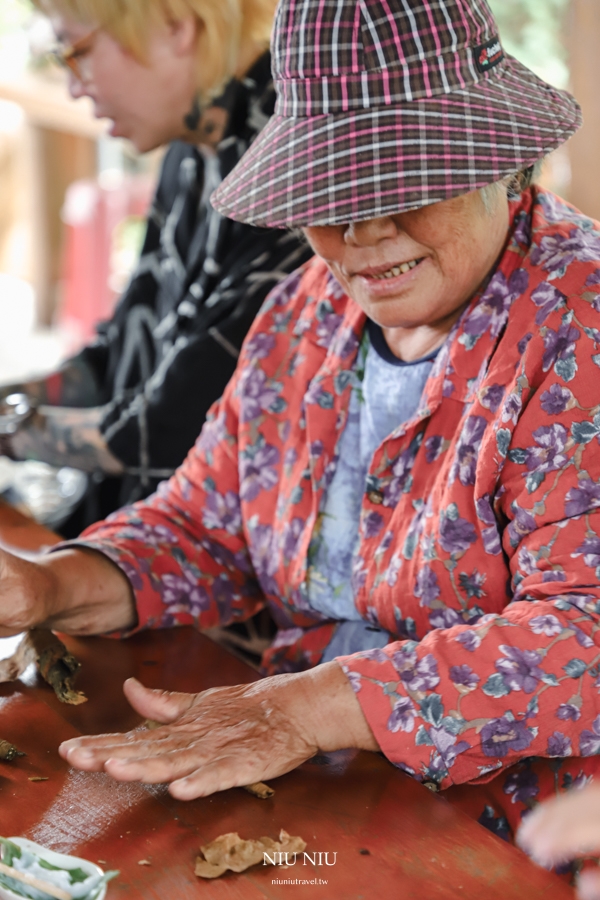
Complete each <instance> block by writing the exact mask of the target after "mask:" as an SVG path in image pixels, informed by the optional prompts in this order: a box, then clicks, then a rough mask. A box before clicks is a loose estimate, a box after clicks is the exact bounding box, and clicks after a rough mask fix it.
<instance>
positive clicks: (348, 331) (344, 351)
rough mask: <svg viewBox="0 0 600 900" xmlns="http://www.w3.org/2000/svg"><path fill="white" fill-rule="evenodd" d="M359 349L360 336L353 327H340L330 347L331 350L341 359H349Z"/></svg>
mask: <svg viewBox="0 0 600 900" xmlns="http://www.w3.org/2000/svg"><path fill="white" fill-rule="evenodd" d="M357 350H358V338H357V336H356V335H355V333H354V331H353V330H352V328H350V326H349V325H347V326H346V327H345V328H338V330H337V332H336V334H335V337H334V339H333V340H332V342H331V345H330V347H329V352H330V353H334V354H335V355H336V356H339V358H340V359H348V357H350V356H353V355H354V354H355V353H356V351H357Z"/></svg>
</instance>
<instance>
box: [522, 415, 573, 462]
mask: <svg viewBox="0 0 600 900" xmlns="http://www.w3.org/2000/svg"><path fill="white" fill-rule="evenodd" d="M568 437H569V432H568V431H567V429H566V428H565V427H564V425H560V424H559V423H558V422H555V423H554V424H553V425H543V426H542V427H541V428H536V430H535V431H534V432H533V439H534V440H535V442H536V444H537V445H538V446H537V447H527V457H526V460H525V464H526V466H527V471H528V472H557V471H558V470H559V469H562V468H563V467H564V466H565V465H566V463H567V461H568V457H567V455H566V453H565V452H564V449H565V445H566V443H567V440H568Z"/></svg>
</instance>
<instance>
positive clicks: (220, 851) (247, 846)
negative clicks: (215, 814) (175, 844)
mask: <svg viewBox="0 0 600 900" xmlns="http://www.w3.org/2000/svg"><path fill="white" fill-rule="evenodd" d="M305 847H306V841H303V840H302V838H301V837H291V836H290V835H289V834H288V833H287V831H284V830H283V828H282V829H281V831H280V833H279V841H274V840H273V839H272V838H270V837H262V838H260V839H259V840H257V841H254V840H249V841H246V840H243V839H242V838H241V837H240V836H239V834H237V832H235V831H233V832H229V834H222V835H221V836H220V837H218V838H216V839H215V840H214V841H211V843H210V844H205V845H204V846H203V847H200V851H201V853H202V856H198V857H197V858H196V868H195V870H194V871H195V874H196V875H198V877H199V878H218V877H219V876H220V875H223V873H224V872H227V871H228V870H229V871H231V872H245V871H246V869H249V868H250V866H255V865H257V864H258V863H260V864H261V865H262V864H263V863H265V862H266V863H267V864H269V862H270V860H273V859H275V858H278V859H279V860H281V859H282V857H281V856H279V854H280V853H283V854H286V853H299V852H301V851H302V850H304V848H305ZM276 855H277V857H276ZM286 859H287V857H286Z"/></svg>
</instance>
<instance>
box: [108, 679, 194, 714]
mask: <svg viewBox="0 0 600 900" xmlns="http://www.w3.org/2000/svg"><path fill="white" fill-rule="evenodd" d="M123 693H124V694H125V696H126V697H127V700H128V701H129V703H130V704H131V706H133V708H134V709H135V711H136V712H137V713H139V714H140V716H142V717H143V718H144V719H153V720H154V721H155V722H162V723H164V724H167V723H168V722H174V721H175V720H176V719H178V718H179V716H181V715H183V713H185V712H187V711H188V709H190V707H191V706H192V705H193V703H194V700H195V697H196V695H195V694H181V693H176V692H174V691H160V690H152V689H151V688H147V687H144V685H143V684H140V682H139V681H138V680H137V678H128V679H127V681H126V682H125V684H124V685H123Z"/></svg>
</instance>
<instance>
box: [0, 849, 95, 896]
mask: <svg viewBox="0 0 600 900" xmlns="http://www.w3.org/2000/svg"><path fill="white" fill-rule="evenodd" d="M8 840H9V841H11V842H12V843H13V844H16V845H17V846H18V847H22V848H23V849H24V850H30V851H31V852H32V853H35V854H36V856H39V857H40V859H43V860H44V861H45V862H47V863H50V865H51V866H58V868H60V869H78V868H79V869H83V871H84V872H89V873H90V875H104V870H103V869H101V868H100V866H97V865H95V863H92V862H90V861H89V860H87V859H81V857H79V856H67V855H66V854H65V853H55V852H54V850H48V848H47V847H42V846H41V845H40V844H34V842H33V841H28V840H27V838H22V837H11V838H8ZM105 897H106V885H105V884H103V885H102V888H101V890H100V893H99V894H97V895H96V897H95V898H94V900H104V898H105ZM0 900H23V895H22V894H15V893H14V891H11V890H9V889H8V888H6V887H2V885H0Z"/></svg>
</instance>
